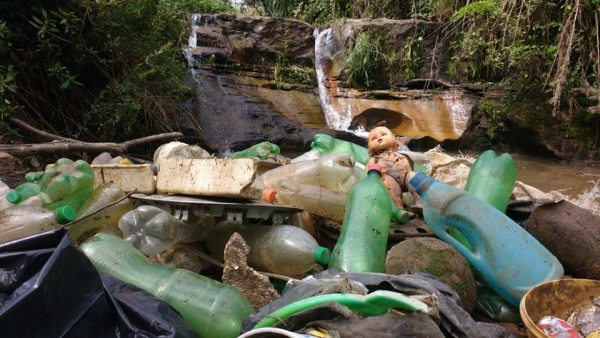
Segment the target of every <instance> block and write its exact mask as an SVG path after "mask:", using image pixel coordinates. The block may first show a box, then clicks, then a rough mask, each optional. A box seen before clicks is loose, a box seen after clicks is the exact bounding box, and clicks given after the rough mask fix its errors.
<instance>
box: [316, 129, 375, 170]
mask: <svg viewBox="0 0 600 338" xmlns="http://www.w3.org/2000/svg"><path fill="white" fill-rule="evenodd" d="M310 148H311V149H312V150H318V151H319V154H321V156H324V155H327V154H331V153H348V154H350V155H352V156H354V160H356V162H358V163H360V164H363V165H365V164H367V161H369V154H368V150H367V148H366V147H362V146H359V145H358V144H355V143H352V142H348V141H344V140H338V139H336V138H334V137H331V136H329V135H327V134H316V135H315V136H314V137H313V141H312V142H311V144H310Z"/></svg>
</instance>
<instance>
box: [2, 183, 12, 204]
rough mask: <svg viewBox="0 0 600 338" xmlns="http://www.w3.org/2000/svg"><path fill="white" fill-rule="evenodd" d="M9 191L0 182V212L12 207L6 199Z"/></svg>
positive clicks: (6, 186) (4, 184)
mask: <svg viewBox="0 0 600 338" xmlns="http://www.w3.org/2000/svg"><path fill="white" fill-rule="evenodd" d="M10 190H11V189H10V187H9V186H8V185H7V184H6V183H4V182H2V180H0V210H3V209H6V208H10V207H12V204H10V202H9V201H8V200H7V199H6V195H7V194H8V193H9V192H10Z"/></svg>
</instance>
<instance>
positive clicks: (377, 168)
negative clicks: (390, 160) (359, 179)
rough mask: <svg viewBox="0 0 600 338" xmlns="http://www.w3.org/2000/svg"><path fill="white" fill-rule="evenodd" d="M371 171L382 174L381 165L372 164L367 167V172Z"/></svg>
mask: <svg viewBox="0 0 600 338" xmlns="http://www.w3.org/2000/svg"><path fill="white" fill-rule="evenodd" d="M371 170H377V171H379V172H381V170H382V168H381V166H380V165H379V164H377V163H371V164H369V165H368V166H367V172H369V171H371Z"/></svg>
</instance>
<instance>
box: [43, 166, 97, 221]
mask: <svg viewBox="0 0 600 338" xmlns="http://www.w3.org/2000/svg"><path fill="white" fill-rule="evenodd" d="M93 191H94V172H93V171H92V168H91V167H90V165H89V164H88V163H87V162H85V161H83V160H77V161H75V162H73V161H72V160H70V159H68V158H61V159H59V160H58V161H56V163H54V165H52V166H51V167H49V168H47V169H46V170H45V171H44V174H43V175H42V177H41V179H40V196H41V197H42V205H43V206H44V208H46V209H50V210H54V209H56V208H58V207H60V206H65V205H69V206H71V207H72V208H73V209H75V211H77V210H79V208H80V207H81V205H82V204H83V203H84V202H85V200H86V199H87V198H88V196H90V195H91V194H92V192H93Z"/></svg>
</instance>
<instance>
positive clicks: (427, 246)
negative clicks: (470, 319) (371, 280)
mask: <svg viewBox="0 0 600 338" xmlns="http://www.w3.org/2000/svg"><path fill="white" fill-rule="evenodd" d="M406 271H421V272H426V273H429V274H432V275H434V276H436V277H437V278H438V279H439V280H440V281H441V282H442V283H444V284H446V285H448V286H450V287H451V288H452V289H454V291H456V293H457V294H458V296H459V297H460V299H461V301H462V307H463V309H465V311H467V312H469V313H470V312H471V311H472V310H473V307H474V306H475V302H476V298H477V294H476V285H475V278H474V277H473V272H472V271H471V268H470V267H469V264H468V263H467V260H466V259H465V258H464V257H463V256H462V255H461V254H460V253H458V251H456V250H455V249H454V248H453V247H452V246H450V245H449V244H446V243H445V242H443V241H441V240H439V239H437V238H431V237H415V238H409V239H406V240H404V241H402V242H400V243H398V244H396V245H394V246H393V247H392V248H391V249H390V250H389V251H388V253H387V257H386V260H385V272H386V273H388V274H394V275H401V274H403V273H406Z"/></svg>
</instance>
